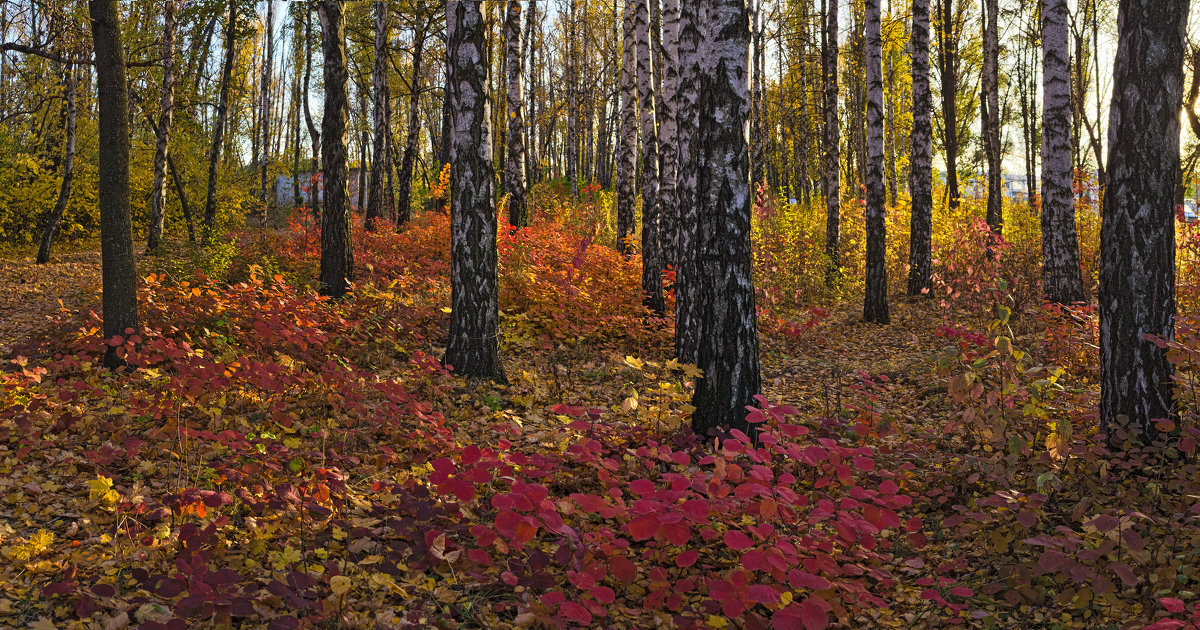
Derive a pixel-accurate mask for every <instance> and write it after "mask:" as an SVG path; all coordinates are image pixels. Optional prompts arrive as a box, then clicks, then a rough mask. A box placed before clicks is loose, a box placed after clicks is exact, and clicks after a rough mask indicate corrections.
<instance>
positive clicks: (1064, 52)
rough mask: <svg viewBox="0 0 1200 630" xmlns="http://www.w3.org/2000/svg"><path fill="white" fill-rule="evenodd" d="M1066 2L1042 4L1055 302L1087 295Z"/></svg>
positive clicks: (1046, 182) (1048, 287)
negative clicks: (1078, 221) (1078, 228)
mask: <svg viewBox="0 0 1200 630" xmlns="http://www.w3.org/2000/svg"><path fill="white" fill-rule="evenodd" d="M1067 17H1068V13H1067V2H1066V0H1043V2H1042V94H1043V96H1042V218H1041V222H1042V274H1043V279H1044V282H1045V292H1046V296H1047V298H1049V300H1050V301H1051V302H1057V303H1059V304H1070V303H1071V302H1079V301H1081V300H1083V299H1084V298H1085V297H1086V296H1085V295H1084V291H1083V277H1082V275H1081V274H1080V269H1079V243H1078V240H1077V238H1076V234H1075V195H1074V191H1073V189H1072V173H1073V164H1072V162H1073V160H1072V151H1071V146H1072V145H1071V73H1070V67H1069V65H1068V60H1069V59H1070V57H1069V56H1068V48H1067Z"/></svg>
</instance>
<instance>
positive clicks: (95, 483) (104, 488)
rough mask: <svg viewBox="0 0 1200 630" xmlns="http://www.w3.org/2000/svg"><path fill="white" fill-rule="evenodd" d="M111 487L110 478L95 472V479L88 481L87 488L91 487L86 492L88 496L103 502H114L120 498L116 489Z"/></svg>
mask: <svg viewBox="0 0 1200 630" xmlns="http://www.w3.org/2000/svg"><path fill="white" fill-rule="evenodd" d="M112 487H113V481H112V479H110V478H108V477H105V476H104V475H101V474H97V475H96V478H95V479H93V480H91V481H89V482H88V488H90V489H91V491H90V492H88V498H90V499H91V500H93V501H99V502H101V503H105V504H113V503H116V502H117V500H118V499H120V498H121V495H120V494H118V493H117V491H116V490H113V489H112Z"/></svg>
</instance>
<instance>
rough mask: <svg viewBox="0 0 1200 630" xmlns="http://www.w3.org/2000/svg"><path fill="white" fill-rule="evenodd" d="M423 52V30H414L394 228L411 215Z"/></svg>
mask: <svg viewBox="0 0 1200 630" xmlns="http://www.w3.org/2000/svg"><path fill="white" fill-rule="evenodd" d="M424 53H425V27H424V25H422V26H421V27H420V28H418V29H417V34H416V41H415V42H414V43H413V58H412V70H413V74H412V81H410V82H409V86H410V90H409V95H408V133H407V135H406V136H405V138H404V157H403V158H401V159H400V174H399V177H398V179H399V182H398V187H397V189H396V202H397V203H398V204H399V205H398V206H397V208H396V228H397V229H399V228H401V227H403V226H404V225H405V224H407V223H408V220H409V218H410V217H411V216H412V181H413V169H414V168H415V167H416V162H417V141H418V140H420V138H421V125H420V111H421V62H422V60H423V57H424Z"/></svg>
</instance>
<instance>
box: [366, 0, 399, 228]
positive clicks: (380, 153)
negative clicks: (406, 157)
mask: <svg viewBox="0 0 1200 630" xmlns="http://www.w3.org/2000/svg"><path fill="white" fill-rule="evenodd" d="M389 26H390V22H389V17H388V3H387V2H385V1H384V0H376V2H375V65H374V68H373V70H372V81H373V83H374V85H373V86H372V92H373V94H372V95H371V98H372V100H373V102H374V106H373V108H372V115H373V120H372V122H373V123H374V126H375V130H374V131H375V137H374V138H373V142H372V149H371V155H372V156H373V159H372V160H371V179H370V187H371V189H370V194H369V195H368V197H367V213H366V219H365V220H366V227H367V229H368V230H372V231H373V230H374V229H375V228H376V227H377V225H376V224H377V223H378V222H379V221H381V220H383V219H384V218H385V217H389V216H391V214H392V211H393V208H392V207H391V204H392V200H391V199H390V198H388V195H387V191H386V190H385V187H384V185H385V184H386V183H387V176H388V173H389V172H390V170H391V169H390V168H389V167H390V164H391V163H390V161H389V160H388V155H390V151H388V124H387V104H388V99H390V98H391V90H390V89H389V88H388V54H389V50H388V36H389V35H390V33H391V31H390V28H389Z"/></svg>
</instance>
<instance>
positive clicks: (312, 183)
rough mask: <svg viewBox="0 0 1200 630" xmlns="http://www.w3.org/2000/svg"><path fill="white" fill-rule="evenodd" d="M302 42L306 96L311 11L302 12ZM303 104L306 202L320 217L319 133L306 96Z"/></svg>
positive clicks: (310, 66)
mask: <svg viewBox="0 0 1200 630" xmlns="http://www.w3.org/2000/svg"><path fill="white" fill-rule="evenodd" d="M304 41H305V42H307V46H306V48H305V51H304V94H305V95H307V94H308V93H309V92H308V88H309V85H310V83H311V82H312V52H311V51H312V47H313V46H312V11H310V10H306V11H305V12H304ZM301 100H302V101H303V103H304V124H305V126H306V127H308V139H309V142H311V143H312V163H311V165H312V172H311V173H310V177H309V191H308V201H309V206H310V207H311V208H312V213H313V216H320V215H321V199H320V197H321V187H322V186H323V184H322V183H321V181H320V179H319V176H320V171H321V161H320V160H321V131H320V130H319V129H318V128H317V125H316V123H314V122H313V116H312V107H310V106H309V104H308V98H307V96H306V97H305V98H303V99H301Z"/></svg>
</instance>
